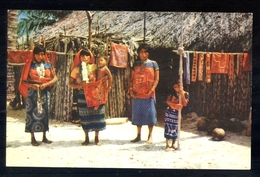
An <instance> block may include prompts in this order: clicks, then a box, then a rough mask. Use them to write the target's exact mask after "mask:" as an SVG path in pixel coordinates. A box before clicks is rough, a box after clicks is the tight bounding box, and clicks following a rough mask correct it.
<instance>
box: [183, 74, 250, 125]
mask: <svg viewBox="0 0 260 177" xmlns="http://www.w3.org/2000/svg"><path fill="white" fill-rule="evenodd" d="M187 87H189V93H190V101H189V108H190V110H192V111H195V112H196V113H197V114H198V115H199V116H206V117H210V116H211V115H212V114H214V115H218V116H221V118H238V119H239V120H247V119H248V116H249V112H250V107H251V72H244V73H243V77H242V78H240V77H235V79H234V80H233V85H230V84H229V83H228V75H227V74H211V82H210V83H205V82H201V81H197V82H191V84H190V85H189V86H187Z"/></svg>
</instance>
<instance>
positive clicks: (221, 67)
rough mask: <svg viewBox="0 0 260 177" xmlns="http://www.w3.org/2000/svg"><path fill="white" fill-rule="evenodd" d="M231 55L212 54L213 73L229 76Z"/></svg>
mask: <svg viewBox="0 0 260 177" xmlns="http://www.w3.org/2000/svg"><path fill="white" fill-rule="evenodd" d="M228 65H229V54H227V53H217V52H214V53H213V54H212V63H211V73H219V74H228Z"/></svg>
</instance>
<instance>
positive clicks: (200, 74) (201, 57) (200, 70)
mask: <svg viewBox="0 0 260 177" xmlns="http://www.w3.org/2000/svg"><path fill="white" fill-rule="evenodd" d="M198 63H199V68H198V81H203V68H204V53H199V62H198Z"/></svg>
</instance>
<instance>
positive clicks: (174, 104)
mask: <svg viewBox="0 0 260 177" xmlns="http://www.w3.org/2000/svg"><path fill="white" fill-rule="evenodd" d="M172 87H173V90H172V92H171V93H170V94H169V95H168V97H167V100H166V103H167V105H168V107H167V109H166V111H165V121H164V137H165V138H166V151H169V150H170V148H173V149H177V147H176V146H175V145H174V144H175V141H176V139H177V137H178V114H179V112H178V109H182V108H183V106H187V104H188V100H189V93H188V92H185V91H184V90H181V89H180V80H179V78H178V79H176V80H174V81H173V84H172ZM180 98H181V104H180V103H179V99H180ZM170 139H171V140H172V145H171V146H170V145H169V140H170Z"/></svg>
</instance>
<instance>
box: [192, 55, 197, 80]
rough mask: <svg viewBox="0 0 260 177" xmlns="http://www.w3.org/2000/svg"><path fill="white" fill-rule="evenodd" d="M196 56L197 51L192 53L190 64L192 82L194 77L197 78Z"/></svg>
mask: <svg viewBox="0 0 260 177" xmlns="http://www.w3.org/2000/svg"><path fill="white" fill-rule="evenodd" d="M197 57H198V54H197V52H194V53H193V64H192V76H191V81H192V82H196V79H197V67H198V64H197V61H198V58H197Z"/></svg>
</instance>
